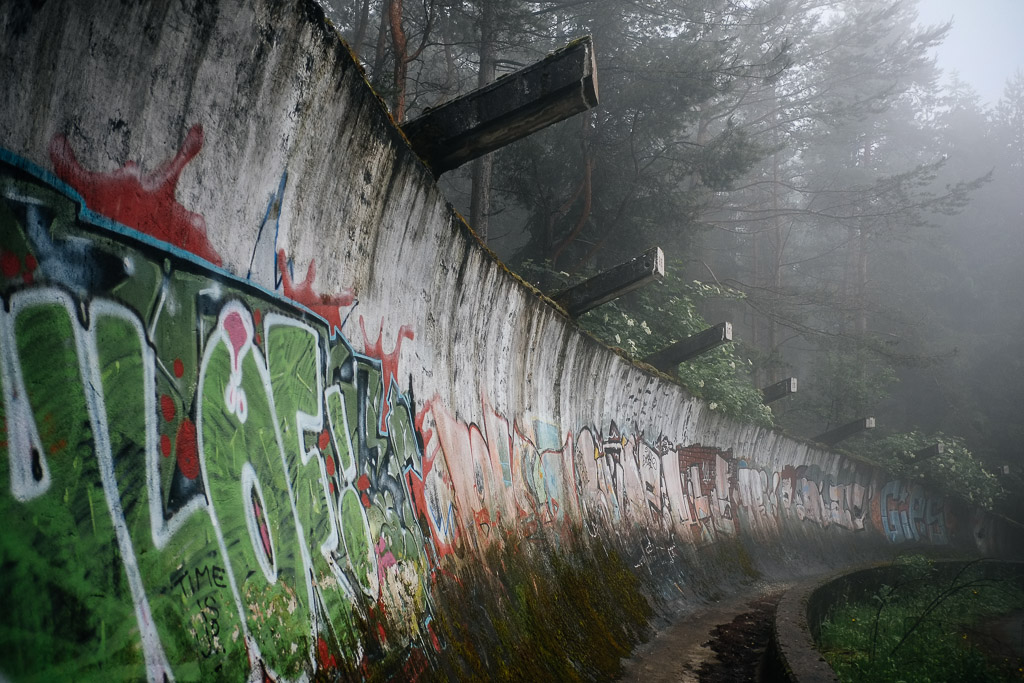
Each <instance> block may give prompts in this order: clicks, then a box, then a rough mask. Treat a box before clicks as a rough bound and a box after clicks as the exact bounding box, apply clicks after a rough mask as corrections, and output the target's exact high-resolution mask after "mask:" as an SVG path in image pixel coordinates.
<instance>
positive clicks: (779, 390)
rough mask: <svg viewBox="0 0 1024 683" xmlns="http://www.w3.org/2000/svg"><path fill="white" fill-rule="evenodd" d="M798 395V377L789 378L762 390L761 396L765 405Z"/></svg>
mask: <svg viewBox="0 0 1024 683" xmlns="http://www.w3.org/2000/svg"><path fill="white" fill-rule="evenodd" d="M795 393H796V377H787V378H786V379H784V380H782V381H781V382H776V383H775V384H772V385H771V386H767V387H765V388H764V389H762V390H761V396H762V399H761V400H763V401H764V402H765V403H771V402H772V401H778V400H779V399H780V398H784V397H786V396H789V395H790V394H795Z"/></svg>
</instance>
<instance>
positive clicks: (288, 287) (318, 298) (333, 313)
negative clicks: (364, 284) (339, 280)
mask: <svg viewBox="0 0 1024 683" xmlns="http://www.w3.org/2000/svg"><path fill="white" fill-rule="evenodd" d="M277 270H278V272H279V273H280V274H281V289H282V290H284V295H285V296H286V297H288V298H289V299H291V300H292V301H295V302H296V303H300V304H302V305H303V306H305V307H306V308H308V309H309V310H311V311H313V312H314V313H316V314H317V315H319V316H320V317H322V318H323V319H324V320H326V321H327V326H328V329H329V330H330V334H331V336H332V337H333V336H334V334H335V330H337V331H338V332H340V331H341V308H342V307H347V306H351V305H352V304H353V303H354V302H355V300H356V295H355V292H353V291H352V290H351V289H350V288H345V289H343V290H341V293H340V294H336V295H334V296H331V295H328V294H317V293H316V291H315V290H314V289H313V281H314V280H315V279H316V259H312V260H310V262H309V268H307V269H306V279H305V280H303V281H302V283H297V282H295V281H293V280H292V278H291V276H290V275H289V274H288V258H287V257H286V256H285V253H284V250H283V249H279V250H278V252H277Z"/></svg>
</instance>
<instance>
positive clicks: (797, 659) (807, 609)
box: [770, 560, 1024, 683]
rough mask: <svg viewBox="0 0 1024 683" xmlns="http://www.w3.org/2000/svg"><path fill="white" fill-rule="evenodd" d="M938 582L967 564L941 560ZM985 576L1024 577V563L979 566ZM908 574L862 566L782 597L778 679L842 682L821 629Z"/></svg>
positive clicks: (776, 639) (776, 638)
mask: <svg viewBox="0 0 1024 683" xmlns="http://www.w3.org/2000/svg"><path fill="white" fill-rule="evenodd" d="M935 563H936V564H937V565H938V566H939V578H949V577H951V576H952V575H953V573H954V572H956V571H958V570H959V569H961V568H962V567H963V566H964V565H965V564H967V562H966V561H964V560H938V561H936V562H935ZM978 566H979V567H980V568H981V569H982V570H983V572H984V574H985V575H986V576H989V575H991V576H1002V577H1008V576H1011V575H1016V576H1018V577H1024V563H1022V562H1006V561H1001V560H985V561H983V562H981V563H979V565H978ZM902 572H903V568H902V567H900V566H899V565H895V564H886V565H882V566H872V567H862V568H860V569H855V570H853V571H844V572H841V573H837V574H832V575H829V576H826V577H824V578H819V579H816V580H812V581H808V582H806V583H804V584H801V585H799V586H797V587H795V588H792V589H790V590H788V591H786V593H785V594H784V595H783V596H782V599H781V600H780V601H779V605H778V607H777V608H776V611H775V624H774V627H773V628H772V643H771V646H770V654H771V656H772V658H773V659H774V662H773V673H775V674H776V678H778V679H779V680H788V681H794V682H798V683H799V682H804V683H812V682H813V683H817V682H819V681H839V678H838V677H837V676H836V673H835V671H833V670H832V667H831V666H829V664H828V662H826V661H825V657H824V656H823V655H822V654H821V652H819V651H818V646H817V640H818V636H819V634H820V629H821V624H822V622H823V621H824V620H825V619H826V618H827V617H828V615H829V612H830V611H831V610H832V608H833V607H834V606H835V605H838V604H840V603H842V602H847V601H857V600H862V599H867V598H868V597H869V596H871V595H872V594H873V593H874V592H875V591H876V590H878V587H879V586H880V585H882V584H884V583H890V584H891V583H894V582H895V581H896V580H897V579H898V576H899V575H900V574H901V573H902Z"/></svg>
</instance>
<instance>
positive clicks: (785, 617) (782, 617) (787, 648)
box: [770, 574, 839, 683]
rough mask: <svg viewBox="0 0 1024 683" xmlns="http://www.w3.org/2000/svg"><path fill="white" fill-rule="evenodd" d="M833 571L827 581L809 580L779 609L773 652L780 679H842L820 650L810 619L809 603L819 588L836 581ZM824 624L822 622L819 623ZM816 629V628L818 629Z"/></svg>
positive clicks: (786, 597) (785, 598) (784, 599)
mask: <svg viewBox="0 0 1024 683" xmlns="http://www.w3.org/2000/svg"><path fill="white" fill-rule="evenodd" d="M836 578H837V575H835V574H833V575H831V576H829V577H828V578H826V579H824V580H818V581H808V582H807V583H805V584H801V585H800V586H797V587H796V588H792V589H790V590H788V591H786V593H785V594H784V595H783V596H782V599H781V600H780V601H779V606H778V607H777V608H776V609H775V625H774V627H773V628H772V643H771V646H770V653H771V655H772V657H773V659H774V660H775V664H776V666H775V669H776V670H777V673H778V674H779V675H778V678H779V679H780V680H788V681H807V682H808V683H810V682H811V681H815V682H817V681H838V680H839V678H838V677H836V673H835V671H833V670H832V667H830V666H829V665H828V662H826V661H825V658H824V657H823V656H822V655H821V653H820V652H818V648H817V645H816V644H815V642H814V636H813V635H812V634H811V629H810V625H809V623H808V619H807V606H808V603H809V601H810V598H811V595H813V594H814V592H815V591H816V590H818V589H819V588H821V587H822V586H824V585H825V584H828V583H830V582H832V581H834V580H835V579H836ZM819 623H820V622H819ZM815 630H816V629H815Z"/></svg>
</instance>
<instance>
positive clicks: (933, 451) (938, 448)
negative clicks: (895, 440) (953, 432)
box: [914, 442, 946, 461]
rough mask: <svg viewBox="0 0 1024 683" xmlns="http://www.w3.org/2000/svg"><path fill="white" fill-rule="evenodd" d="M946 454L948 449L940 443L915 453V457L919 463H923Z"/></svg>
mask: <svg viewBox="0 0 1024 683" xmlns="http://www.w3.org/2000/svg"><path fill="white" fill-rule="evenodd" d="M945 452H946V447H945V446H943V445H942V442H939V443H933V444H932V445H931V446H925V447H924V448H921V449H919V450H916V451H914V456H916V458H917V460H918V461H921V460H927V459H928V458H934V457H935V456H936V455H942V454H943V453H945Z"/></svg>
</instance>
